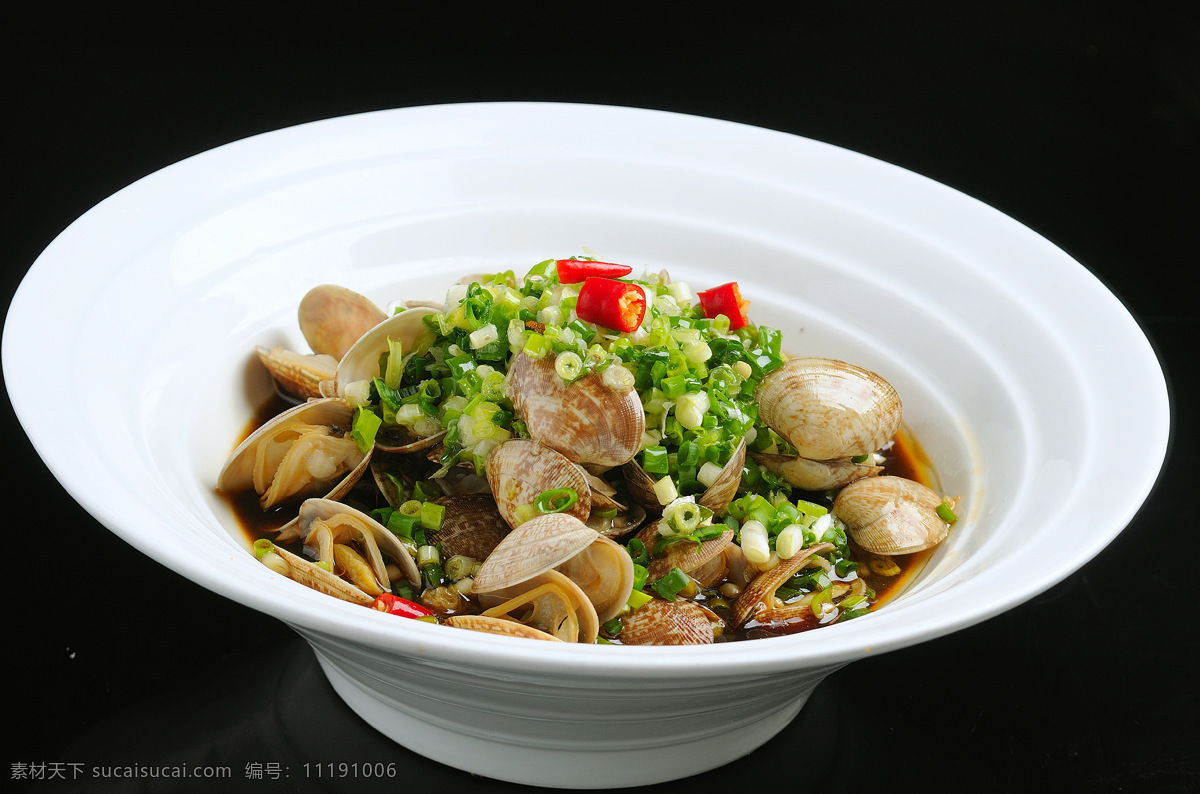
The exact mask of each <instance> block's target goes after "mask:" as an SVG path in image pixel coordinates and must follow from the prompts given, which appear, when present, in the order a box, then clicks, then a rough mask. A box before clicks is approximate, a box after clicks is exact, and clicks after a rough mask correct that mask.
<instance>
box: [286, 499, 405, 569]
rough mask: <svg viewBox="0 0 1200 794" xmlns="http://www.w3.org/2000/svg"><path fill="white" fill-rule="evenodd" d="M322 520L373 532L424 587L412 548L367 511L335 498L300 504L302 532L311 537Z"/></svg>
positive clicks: (384, 550)
mask: <svg viewBox="0 0 1200 794" xmlns="http://www.w3.org/2000/svg"><path fill="white" fill-rule="evenodd" d="M318 519H325V520H330V519H338V520H340V521H342V522H345V523H348V524H350V525H351V526H353V527H354V528H355V529H356V530H357V531H359V532H363V533H370V534H371V537H372V538H373V539H374V540H375V543H376V544H377V546H378V547H379V550H380V551H381V552H382V553H384V554H386V555H387V556H388V557H390V558H391V559H392V560H394V561H395V562H396V563H397V564H398V565H399V566H400V570H402V571H403V572H404V577H405V578H406V579H408V581H409V582H411V583H412V584H413V585H415V586H420V584H421V572H420V571H419V570H418V569H417V563H416V561H415V560H414V559H413V558H412V555H411V554H409V552H408V549H406V548H405V547H404V544H403V543H401V542H400V539H399V538H397V537H396V536H395V535H394V534H393V533H392V532H390V531H389V530H388V529H387V527H385V526H383V525H382V524H380V523H379V522H378V521H376V520H375V519H373V518H371V517H370V516H369V515H367V514H366V513H364V512H362V511H361V510H356V509H355V508H353V507H351V506H350V505H347V504H343V503H341V502H337V501H334V500H332V499H307V500H305V502H304V504H302V505H300V513H299V515H297V517H296V524H297V528H298V530H299V533H300V534H301V535H304V536H307V535H308V534H309V531H310V530H311V528H312V526H313V524H314V523H315V522H316V521H317V520H318Z"/></svg>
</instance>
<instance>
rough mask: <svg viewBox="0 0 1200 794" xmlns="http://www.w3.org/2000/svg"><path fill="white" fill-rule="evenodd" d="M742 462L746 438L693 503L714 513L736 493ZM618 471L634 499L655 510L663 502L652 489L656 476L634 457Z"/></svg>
mask: <svg viewBox="0 0 1200 794" xmlns="http://www.w3.org/2000/svg"><path fill="white" fill-rule="evenodd" d="M745 466H746V439H745V438H743V439H742V440H741V441H740V442H738V445H737V447H735V448H734V450H733V454H732V455H730V456H729V460H728V462H726V464H725V465H724V466H723V467H722V468H721V473H720V474H719V475H717V479H716V480H714V481H713V484H712V485H710V486H708V487H707V488H705V489H704V491H703V492H701V493H700V494H699V495H698V496H697V497H696V503H697V504H701V505H704V506H705V507H707V508H708V509H709V510H711V511H713V512H714V513H720V512H721V511H722V510H724V509H725V508H726V507H728V506H729V503H730V502H732V501H733V499H734V497H736V496H737V489H738V486H739V485H741V483H742V470H743V469H744V468H745ZM621 474H622V476H623V477H624V478H625V484H626V485H627V486H628V487H629V493H630V495H631V496H632V497H633V499H634V501H635V502H637V503H638V504H640V505H641V506H642V507H644V508H646V509H647V510H649V511H651V512H659V511H661V510H662V509H663V505H661V504H659V502H658V495H657V494H656V493H655V492H654V483H655V482H657V480H656V479H655V478H654V477H653V476H652V475H650V474H647V473H646V470H645V469H643V468H642V465H641V464H640V463H638V462H637V460H631V461H629V462H628V463H626V464H625V465H623V466H622V467H621Z"/></svg>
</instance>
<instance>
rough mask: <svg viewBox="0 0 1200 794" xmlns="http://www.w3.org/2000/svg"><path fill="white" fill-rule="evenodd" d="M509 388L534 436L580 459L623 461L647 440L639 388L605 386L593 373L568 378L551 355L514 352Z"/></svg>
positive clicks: (605, 463)
mask: <svg viewBox="0 0 1200 794" xmlns="http://www.w3.org/2000/svg"><path fill="white" fill-rule="evenodd" d="M505 392H506V394H507V395H508V397H509V399H510V400H512V404H513V409H514V410H515V411H516V414H517V416H518V417H520V418H521V419H522V420H523V421H524V422H525V426H526V427H527V428H528V430H529V435H530V436H531V437H532V438H534V439H536V440H537V441H540V442H541V443H543V444H545V445H546V446H548V447H552V448H554V449H556V450H558V451H559V452H561V453H562V454H563V455H565V456H566V457H567V458H569V459H570V460H572V461H574V462H575V463H594V464H598V465H602V466H619V465H621V464H623V463H625V462H626V461H628V460H630V459H632V458H633V456H634V455H635V454H637V451H638V450H639V449H640V448H641V445H642V435H643V434H644V433H645V430H646V414H645V412H644V411H643V409H642V401H641V399H640V398H639V397H638V394H637V391H636V390H633V389H630V390H629V391H619V390H617V389H611V388H609V387H608V386H605V385H604V380H603V378H601V376H599V375H597V374H595V373H592V374H589V375H585V376H584V377H582V378H580V379H579V380H576V381H573V382H572V383H570V384H566V383H564V382H563V379H562V378H561V377H559V375H558V373H557V372H556V371H555V369H554V359H553V358H552V357H550V356H547V357H545V358H541V359H534V358H531V357H529V356H527V355H524V354H517V355H515V356H513V359H512V363H511V365H510V366H509V371H508V379H507V381H506V386H505Z"/></svg>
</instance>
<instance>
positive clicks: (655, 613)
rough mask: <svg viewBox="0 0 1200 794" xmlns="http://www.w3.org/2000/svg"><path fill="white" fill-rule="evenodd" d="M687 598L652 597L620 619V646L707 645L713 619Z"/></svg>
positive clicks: (711, 638) (710, 637)
mask: <svg viewBox="0 0 1200 794" xmlns="http://www.w3.org/2000/svg"><path fill="white" fill-rule="evenodd" d="M714 617H715V616H711V615H710V613H708V612H706V611H705V610H704V609H703V608H701V607H700V606H698V605H697V604H695V603H693V602H691V601H684V600H683V599H676V600H675V601H664V600H663V599H661V598H652V599H651V600H649V601H647V602H646V603H645V604H643V605H642V606H640V607H638V608H637V609H635V610H634V611H633V612H630V613H629V614H628V615H626V616H625V617H623V618H622V619H621V634H620V636H619V639H620V640H621V644H623V645H710V644H712V641H713V618H714Z"/></svg>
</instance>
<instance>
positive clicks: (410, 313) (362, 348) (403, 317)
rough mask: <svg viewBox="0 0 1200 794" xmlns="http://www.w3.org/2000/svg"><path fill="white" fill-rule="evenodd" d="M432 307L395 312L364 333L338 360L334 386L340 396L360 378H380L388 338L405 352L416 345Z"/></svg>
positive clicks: (432, 311) (431, 312)
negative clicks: (424, 320)
mask: <svg viewBox="0 0 1200 794" xmlns="http://www.w3.org/2000/svg"><path fill="white" fill-rule="evenodd" d="M433 313H434V310H433V309H427V308H416V309H408V310H406V311H403V312H401V313H400V314H394V315H392V316H391V317H389V318H387V319H386V320H384V321H383V322H381V323H379V324H378V325H375V326H373V327H372V328H371V329H370V330H368V331H367V332H366V333H364V334H363V335H362V336H361V337H359V339H358V340H357V341H355V342H354V344H353V345H352V346H351V347H350V349H349V350H347V351H346V353H345V354H344V355H343V356H342V357H341V360H339V361H338V367H337V374H336V375H335V377H334V388H335V391H336V393H337V395H338V396H339V397H340V396H343V395H345V393H346V386H347V385H349V384H351V383H354V382H355V381H360V380H370V379H371V378H377V377H379V375H380V373H379V357H380V356H382V355H383V354H384V353H386V352H388V338H389V337H390V338H391V339H394V340H397V341H399V342H400V344H401V347H402V349H403V351H404V354H405V355H407V354H408V353H409V352H410V351H411V350H412V348H413V345H414V343H415V342H416V340H417V337H419V336H420V335H421V333H422V332H423V331H424V330H425V323H424V322H423V318H424V317H425V315H427V314H433Z"/></svg>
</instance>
